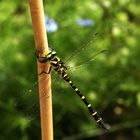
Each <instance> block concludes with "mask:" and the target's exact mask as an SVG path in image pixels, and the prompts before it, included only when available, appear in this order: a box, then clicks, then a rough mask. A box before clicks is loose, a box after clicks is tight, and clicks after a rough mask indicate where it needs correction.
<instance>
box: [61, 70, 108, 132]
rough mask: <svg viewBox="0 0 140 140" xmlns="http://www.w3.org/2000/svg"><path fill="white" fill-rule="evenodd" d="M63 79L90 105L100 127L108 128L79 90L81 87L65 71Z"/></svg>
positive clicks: (90, 110) (89, 107) (89, 108)
mask: <svg viewBox="0 0 140 140" xmlns="http://www.w3.org/2000/svg"><path fill="white" fill-rule="evenodd" d="M62 73H63V74H62V75H63V76H62V78H63V80H65V81H66V82H68V83H69V84H70V86H71V87H72V89H73V90H74V91H75V92H76V94H77V95H78V96H79V97H80V98H81V100H82V101H83V102H84V104H85V105H86V106H87V107H88V110H89V112H90V113H91V115H92V116H93V117H94V119H95V121H96V122H97V123H98V124H99V126H100V127H102V128H103V129H107V128H106V126H105V124H104V122H103V120H102V118H101V117H100V116H99V115H98V113H97V112H96V111H95V109H94V108H93V107H92V106H91V104H90V103H89V102H88V101H87V100H86V97H85V96H84V95H83V94H82V93H81V92H80V91H79V89H78V88H77V87H76V86H75V85H74V83H73V82H72V81H71V80H70V78H69V77H68V75H67V74H66V73H65V72H64V71H63V72H62Z"/></svg>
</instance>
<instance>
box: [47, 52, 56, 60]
mask: <svg viewBox="0 0 140 140" xmlns="http://www.w3.org/2000/svg"><path fill="white" fill-rule="evenodd" d="M55 56H56V52H55V51H54V50H50V51H49V52H48V54H47V59H48V60H50V59H52V58H54V57H55Z"/></svg>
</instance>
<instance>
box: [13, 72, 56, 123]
mask: <svg viewBox="0 0 140 140" xmlns="http://www.w3.org/2000/svg"><path fill="white" fill-rule="evenodd" d="M49 75H50V74H49ZM51 75H52V76H51V77H52V79H54V80H53V81H54V82H52V84H53V83H55V81H56V80H55V79H56V78H57V76H56V74H55V73H52V74H51ZM44 78H45V76H43V77H42V78H41V79H40V80H44ZM48 78H49V77H48ZM38 82H39V81H36V82H35V83H34V84H32V86H31V87H29V88H28V89H26V90H24V91H22V92H19V93H18V95H17V96H16V99H15V108H16V109H17V110H18V112H20V113H22V114H23V115H24V116H25V118H26V119H28V120H33V119H35V118H36V117H37V116H38V115H39V114H40V113H39V100H40V98H47V97H46V95H43V94H42V95H43V96H42V97H39V94H38ZM41 92H42V93H43V92H44V89H42V90H41Z"/></svg>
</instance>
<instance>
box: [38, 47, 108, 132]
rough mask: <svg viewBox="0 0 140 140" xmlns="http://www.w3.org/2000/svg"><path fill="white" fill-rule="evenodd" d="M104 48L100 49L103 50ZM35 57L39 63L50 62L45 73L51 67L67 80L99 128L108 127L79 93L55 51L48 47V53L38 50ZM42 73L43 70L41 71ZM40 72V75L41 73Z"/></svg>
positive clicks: (105, 128)
mask: <svg viewBox="0 0 140 140" xmlns="http://www.w3.org/2000/svg"><path fill="white" fill-rule="evenodd" d="M104 51H105V50H103V51H101V52H104ZM37 59H38V61H39V63H50V69H49V71H48V72H45V73H46V74H50V72H51V70H52V69H53V70H54V71H55V72H56V73H57V74H58V75H59V76H60V77H61V78H62V79H63V80H64V81H65V82H67V83H68V84H69V85H70V86H71V88H72V89H73V90H74V92H75V93H76V94H77V95H78V96H79V97H80V99H81V100H82V101H83V103H84V104H85V105H86V106H87V108H88V110H89V112H90V114H91V115H92V116H93V118H94V119H95V121H96V122H97V124H98V125H99V126H100V128H102V129H104V130H108V129H109V128H108V127H107V125H106V124H105V123H104V121H103V119H102V118H101V117H100V115H99V114H98V113H97V111H96V110H95V109H94V108H93V107H92V105H91V103H89V102H88V100H87V99H86V97H85V96H84V95H83V94H82V93H81V91H80V90H79V88H78V87H77V86H76V85H75V84H74V83H73V81H72V80H71V78H70V77H69V75H68V74H67V70H68V68H67V66H66V65H65V63H64V62H63V61H62V60H61V59H60V58H59V57H58V56H57V53H56V51H54V50H53V49H50V50H49V51H48V53H46V54H45V55H44V56H42V55H41V54H40V53H39V52H37ZM42 73H44V71H43V72H42ZM42 73H40V75H41V74H42Z"/></svg>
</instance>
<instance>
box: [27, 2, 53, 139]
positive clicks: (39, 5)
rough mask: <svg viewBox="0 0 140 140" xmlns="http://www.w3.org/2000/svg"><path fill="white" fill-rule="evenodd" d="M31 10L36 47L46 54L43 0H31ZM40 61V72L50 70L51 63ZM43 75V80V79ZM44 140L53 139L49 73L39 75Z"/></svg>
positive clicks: (46, 42)
mask: <svg viewBox="0 0 140 140" xmlns="http://www.w3.org/2000/svg"><path fill="white" fill-rule="evenodd" d="M30 12H31V17H32V24H33V30H34V38H35V45H36V49H37V50H39V51H40V53H41V54H42V55H43V54H46V52H47V51H48V41H47V35H46V29H45V21H44V10H43V0H30ZM37 63H38V73H41V72H42V71H46V72H48V70H49V64H46V63H39V62H37ZM42 77H43V80H41V79H42ZM38 80H39V97H40V116H41V134H42V140H53V121H52V96H51V89H50V87H51V79H50V76H49V74H45V73H42V74H41V75H38Z"/></svg>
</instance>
